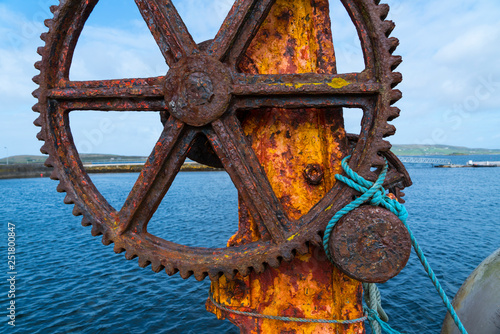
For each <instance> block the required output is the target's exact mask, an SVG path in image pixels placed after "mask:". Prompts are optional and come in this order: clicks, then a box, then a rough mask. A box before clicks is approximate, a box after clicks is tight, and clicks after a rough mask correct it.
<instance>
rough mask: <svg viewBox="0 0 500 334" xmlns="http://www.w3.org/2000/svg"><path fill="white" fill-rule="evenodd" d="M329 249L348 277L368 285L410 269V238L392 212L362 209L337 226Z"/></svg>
mask: <svg viewBox="0 0 500 334" xmlns="http://www.w3.org/2000/svg"><path fill="white" fill-rule="evenodd" d="M329 249H330V254H331V255H332V259H333V261H334V262H335V264H336V265H337V267H338V268H339V269H340V270H342V271H343V272H344V273H345V274H346V275H348V276H349V277H351V278H354V279H356V280H359V281H362V282H368V283H383V282H386V281H387V280H389V279H391V278H393V277H394V276H396V275H397V274H399V272H400V271H401V270H402V269H403V268H404V267H405V266H406V263H407V262H408V259H409V258H410V252H411V239H410V235H409V234H408V231H407V229H406V227H405V226H404V224H403V223H402V222H401V220H399V218H398V217H397V216H396V215H395V214H393V213H392V212H390V211H388V210H385V209H383V208H380V207H374V206H368V205H366V206H362V207H359V208H357V209H355V210H353V211H351V212H350V213H348V214H347V215H345V216H344V217H343V218H342V219H340V220H339V221H338V222H337V224H336V225H335V227H334V229H333V231H332V234H331V236H330V240H329Z"/></svg>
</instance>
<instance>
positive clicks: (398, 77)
mask: <svg viewBox="0 0 500 334" xmlns="http://www.w3.org/2000/svg"><path fill="white" fill-rule="evenodd" d="M401 81H403V75H402V74H401V73H399V72H392V83H391V88H394V87H396V86H397V85H399V84H400V83H401Z"/></svg>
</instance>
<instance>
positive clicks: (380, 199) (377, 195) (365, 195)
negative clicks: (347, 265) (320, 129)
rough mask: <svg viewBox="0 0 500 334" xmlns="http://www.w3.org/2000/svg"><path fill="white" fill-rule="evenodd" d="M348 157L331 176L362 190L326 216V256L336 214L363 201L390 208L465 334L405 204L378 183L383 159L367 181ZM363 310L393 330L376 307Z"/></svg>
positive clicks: (343, 213)
mask: <svg viewBox="0 0 500 334" xmlns="http://www.w3.org/2000/svg"><path fill="white" fill-rule="evenodd" d="M349 158H350V156H348V157H346V158H344V159H343V160H342V168H343V169H344V171H345V173H346V174H347V176H348V177H345V176H343V175H339V174H337V175H335V178H336V179H337V180H339V181H341V182H343V183H345V184H346V185H348V186H349V187H351V188H353V189H355V190H357V191H358V192H360V193H362V195H361V196H360V197H358V198H356V199H355V200H354V201H352V202H351V203H349V204H347V205H346V206H345V207H343V208H342V209H341V210H339V211H338V212H337V213H336V214H335V215H334V216H333V218H332V219H331V220H330V222H329V223H328V225H327V227H326V230H325V234H324V238H323V247H324V249H325V252H326V255H327V257H328V258H329V259H330V261H331V260H332V258H331V255H330V251H329V249H328V241H329V239H330V235H331V233H332V230H333V227H334V226H335V224H336V223H337V222H338V221H339V219H340V218H342V217H343V216H344V215H346V214H347V213H349V212H351V211H352V210H354V209H356V208H357V207H359V206H361V205H362V204H364V203H370V204H371V205H374V206H382V207H384V208H386V209H387V210H389V211H391V212H392V213H394V214H395V215H397V216H398V217H399V219H400V220H401V221H402V222H403V224H404V225H405V227H406V229H407V230H408V233H409V235H410V239H411V243H412V245H413V248H414V249H415V253H416V254H417V256H418V258H419V260H420V262H421V263H422V265H423V266H424V269H425V271H426V273H427V275H428V276H429V278H430V279H431V281H432V283H433V284H434V287H435V288H436V290H437V292H438V294H439V296H440V297H441V299H442V300H443V303H444V305H445V306H446V308H447V309H448V312H450V315H451V317H452V318H453V321H454V322H455V324H456V325H457V327H458V329H459V330H460V332H461V333H462V334H467V331H466V330H465V328H464V326H463V325H462V322H461V321H460V319H459V318H458V315H457V313H456V312H455V310H454V309H453V306H452V305H451V302H450V300H449V299H448V297H447V296H446V293H445V292H444V290H443V288H442V287H441V284H440V283H439V281H438V279H437V277H436V275H435V274H434V271H433V270H432V268H431V267H430V265H429V262H427V259H426V258H425V255H424V253H423V252H422V249H421V248H420V246H419V245H418V243H417V240H416V239H415V236H414V235H413V233H412V231H411V229H410V226H409V225H408V223H407V222H406V220H407V218H408V212H407V211H406V208H405V207H404V206H403V205H402V204H400V203H399V202H398V201H396V200H393V199H391V198H389V197H388V196H387V195H386V194H385V189H384V187H383V186H382V184H383V183H384V180H385V176H386V174H387V162H386V164H385V166H384V168H383V169H382V172H381V173H380V175H379V177H378V179H377V181H375V182H374V183H373V182H370V181H367V180H365V179H364V178H363V177H361V176H359V175H358V174H357V173H356V172H354V171H353V170H352V169H351V168H350V167H349V165H348V164H347V160H348V159H349ZM366 311H367V313H368V319H370V320H371V321H373V320H375V321H377V322H378V323H379V324H380V327H381V328H382V329H384V330H385V331H386V332H388V333H397V332H396V331H394V330H393V329H391V328H390V327H389V325H388V324H387V323H385V322H384V321H382V319H380V317H379V315H378V311H376V310H374V309H371V308H367V310H366Z"/></svg>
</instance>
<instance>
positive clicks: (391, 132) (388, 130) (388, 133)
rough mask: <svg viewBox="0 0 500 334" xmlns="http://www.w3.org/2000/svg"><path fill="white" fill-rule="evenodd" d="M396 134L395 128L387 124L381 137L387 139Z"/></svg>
mask: <svg viewBox="0 0 500 334" xmlns="http://www.w3.org/2000/svg"><path fill="white" fill-rule="evenodd" d="M395 134H396V127H395V126H394V125H392V124H387V125H386V127H385V129H384V135H383V137H384V138H385V137H389V136H394V135H395Z"/></svg>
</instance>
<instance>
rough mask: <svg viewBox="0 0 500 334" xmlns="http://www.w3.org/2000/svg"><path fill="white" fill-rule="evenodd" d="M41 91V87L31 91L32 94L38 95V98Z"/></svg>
mask: <svg viewBox="0 0 500 334" xmlns="http://www.w3.org/2000/svg"><path fill="white" fill-rule="evenodd" d="M40 91H41V89H40V88H37V89H35V90H34V91H33V93H31V95H33V97H36V98H37V99H38V97H39V96H40Z"/></svg>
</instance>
